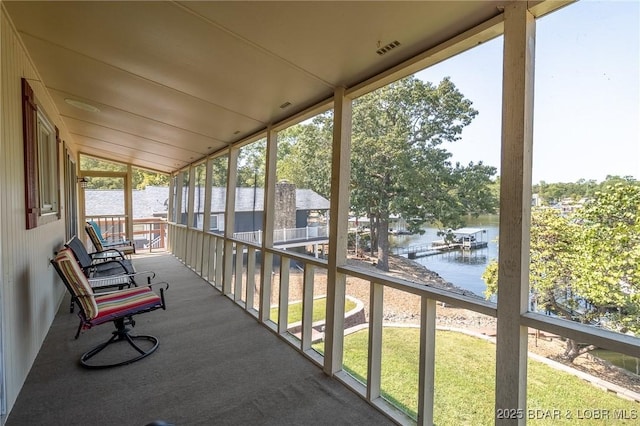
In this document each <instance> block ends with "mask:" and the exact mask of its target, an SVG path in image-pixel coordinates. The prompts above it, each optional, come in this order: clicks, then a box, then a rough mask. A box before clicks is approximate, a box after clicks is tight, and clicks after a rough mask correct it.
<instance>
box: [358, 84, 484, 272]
mask: <svg viewBox="0 0 640 426" xmlns="http://www.w3.org/2000/svg"><path fill="white" fill-rule="evenodd" d="M476 114H477V111H475V110H474V109H473V108H472V107H471V101H469V100H468V99H465V98H464V96H463V95H462V93H460V91H458V89H457V88H456V87H455V85H454V84H453V83H452V82H451V80H449V79H448V78H445V79H444V80H443V81H441V82H440V83H439V84H438V85H437V86H435V85H433V84H431V83H428V82H423V81H421V80H419V79H417V78H415V77H408V78H405V79H402V80H399V81H397V82H395V83H392V84H391V85H389V86H386V87H383V88H381V89H379V90H377V91H375V92H372V93H369V94H367V95H364V96H362V97H361V98H358V99H357V100H356V101H354V105H353V132H352V157H351V164H352V165H351V177H352V180H351V207H352V209H353V210H354V213H355V214H357V215H367V216H369V218H370V219H371V229H372V232H373V235H372V236H373V241H372V243H373V245H374V246H375V243H376V242H377V249H378V250H377V253H378V268H380V269H382V270H388V265H389V263H388V256H389V240H388V230H389V217H390V216H391V215H401V216H402V217H404V218H406V219H408V224H409V228H410V230H412V231H418V230H419V228H420V226H421V225H422V224H423V223H425V222H431V223H436V222H438V223H440V224H441V225H442V226H443V227H458V226H459V225H460V224H461V223H462V217H463V215H465V214H466V213H477V210H478V209H480V208H482V207H483V206H487V207H488V206H490V205H492V202H491V201H487V200H481V198H483V197H491V192H490V191H488V190H486V191H485V190H484V189H483V190H482V191H480V192H477V191H474V188H473V187H474V186H475V185H478V186H479V187H482V186H483V184H484V185H486V184H488V183H489V182H490V177H491V176H492V175H494V174H495V168H493V167H488V166H485V165H483V164H482V163H478V164H473V163H471V164H469V165H468V166H466V167H463V166H460V165H456V166H455V167H454V166H453V165H452V164H451V161H450V158H451V153H449V152H448V151H447V150H446V149H445V148H444V147H443V144H445V143H446V142H454V141H456V140H458V139H460V134H461V132H462V129H463V128H464V127H465V126H466V125H468V124H469V123H470V122H471V120H472V119H473V118H474V117H475V116H476ZM470 174H474V175H475V176H474V177H469V175H470ZM467 177H469V179H467ZM476 189H477V188H476ZM468 209H471V211H470V210H468Z"/></svg>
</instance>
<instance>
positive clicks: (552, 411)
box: [344, 327, 640, 426]
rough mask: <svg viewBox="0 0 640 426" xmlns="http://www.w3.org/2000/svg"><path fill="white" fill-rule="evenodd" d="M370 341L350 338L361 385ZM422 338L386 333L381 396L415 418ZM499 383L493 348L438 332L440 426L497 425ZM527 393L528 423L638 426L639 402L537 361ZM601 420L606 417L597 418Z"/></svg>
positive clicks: (351, 367) (351, 364)
mask: <svg viewBox="0 0 640 426" xmlns="http://www.w3.org/2000/svg"><path fill="white" fill-rule="evenodd" d="M367 339H368V331H367V330H363V331H360V332H357V333H353V334H350V335H348V336H346V337H345V349H344V368H345V370H347V371H349V373H351V374H352V375H354V376H355V377H356V378H358V379H359V380H361V381H363V382H364V381H366V379H365V378H366V371H367ZM418 341H419V334H418V329H415V328H391V327H385V328H384V332H383V347H382V364H383V365H382V393H383V396H384V397H385V398H386V399H387V400H389V401H390V402H392V403H393V404H395V405H396V406H398V407H400V408H401V409H403V410H404V411H405V412H407V413H408V414H409V415H411V416H413V417H414V418H415V417H416V413H417V407H418V401H417V398H418V354H419V348H418ZM494 382H495V345H494V344H493V343H491V342H487V341H485V340H482V339H478V338H475V337H472V336H467V335H465V334H462V333H456V332H448V331H438V332H437V334H436V378H435V404H434V405H435V412H434V422H435V424H436V425H438V426H442V425H485V424H486V425H493V424H494V386H495V385H494ZM527 393H528V395H527V398H528V404H527V412H526V413H524V416H525V417H527V424H534V425H556V424H567V425H568V424H579V425H603V424H612V423H615V424H629V425H631V424H639V420H638V419H640V404H638V403H635V402H633V401H628V400H625V399H622V398H619V397H617V396H616V395H614V394H611V393H607V392H606V391H604V390H601V389H598V388H596V387H594V386H592V385H590V384H588V383H586V382H584V381H582V380H581V379H578V378H577V377H575V376H572V375H570V374H567V373H564V372H561V371H558V370H555V369H553V368H551V367H549V366H547V365H545V364H542V363H539V362H536V361H532V360H529V367H528V392H527ZM596 410H600V411H596ZM621 414H623V415H625V416H626V417H632V418H631V419H629V418H628V419H627V420H620V419H617V420H614V416H617V415H621ZM596 416H599V417H601V419H594V417H596ZM634 416H635V418H633V417H634ZM602 417H608V419H603V418H602Z"/></svg>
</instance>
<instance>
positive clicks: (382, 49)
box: [376, 40, 400, 56]
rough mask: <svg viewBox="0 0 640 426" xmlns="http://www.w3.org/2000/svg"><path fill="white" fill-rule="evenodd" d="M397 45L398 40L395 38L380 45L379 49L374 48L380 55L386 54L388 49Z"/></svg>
mask: <svg viewBox="0 0 640 426" xmlns="http://www.w3.org/2000/svg"><path fill="white" fill-rule="evenodd" d="M398 46H400V42H399V41H398V40H395V41H392V42H391V43H389V44H387V45H386V46H382V47H381V48H380V49H378V50H376V53H377V54H378V55H380V56H382V55H386V54H387V53H389V51H391V50H393V49H395V48H396V47H398Z"/></svg>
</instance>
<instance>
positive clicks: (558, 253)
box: [483, 182, 640, 361]
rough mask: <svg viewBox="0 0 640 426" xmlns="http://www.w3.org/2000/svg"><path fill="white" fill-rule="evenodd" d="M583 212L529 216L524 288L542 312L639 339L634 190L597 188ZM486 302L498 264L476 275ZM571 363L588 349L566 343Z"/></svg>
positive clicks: (637, 197) (639, 201)
mask: <svg viewBox="0 0 640 426" xmlns="http://www.w3.org/2000/svg"><path fill="white" fill-rule="evenodd" d="M604 188H605V190H603V191H600V192H596V193H595V194H594V196H593V198H592V199H590V200H589V201H588V202H587V203H586V204H585V205H584V207H583V208H581V209H578V210H577V211H576V212H574V213H573V214H572V215H563V214H562V213H561V212H560V211H559V210H556V209H551V208H541V209H535V210H533V212H532V217H531V245H530V259H531V263H530V270H529V280H530V289H531V293H532V295H533V297H534V299H535V300H536V301H537V303H538V304H540V305H542V306H544V308H545V310H546V311H547V312H553V313H554V314H556V315H557V316H559V317H561V318H565V319H569V320H573V321H579V322H582V323H585V324H597V325H600V326H602V327H606V328H608V329H611V330H615V331H620V332H632V333H634V334H638V333H640V187H638V186H637V185H635V184H633V182H626V183H620V182H618V183H616V184H613V185H609V186H604ZM483 279H484V281H485V283H486V284H487V291H486V296H487V297H489V296H490V295H492V294H496V293H497V292H498V287H497V284H498V263H497V261H492V262H491V263H490V264H489V265H488V267H487V269H486V270H485V272H484V274H483ZM566 343H567V344H566V349H565V353H564V354H563V357H564V358H565V359H567V360H569V361H573V360H574V359H575V358H576V357H578V356H580V355H581V354H584V353H586V352H588V351H590V350H592V349H594V346H586V347H584V346H580V345H579V344H578V342H576V341H574V340H571V339H567V341H566Z"/></svg>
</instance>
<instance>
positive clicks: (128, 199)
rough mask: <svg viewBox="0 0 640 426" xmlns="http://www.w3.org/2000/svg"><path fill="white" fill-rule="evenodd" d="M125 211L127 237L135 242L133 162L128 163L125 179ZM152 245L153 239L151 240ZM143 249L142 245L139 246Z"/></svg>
mask: <svg viewBox="0 0 640 426" xmlns="http://www.w3.org/2000/svg"><path fill="white" fill-rule="evenodd" d="M124 193H125V197H124V211H125V220H124V226H125V238H126V239H127V240H129V241H131V243H132V244H133V243H134V240H135V235H133V168H132V167H131V164H127V176H126V177H125V180H124ZM149 245H151V240H149ZM138 249H142V247H138Z"/></svg>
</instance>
